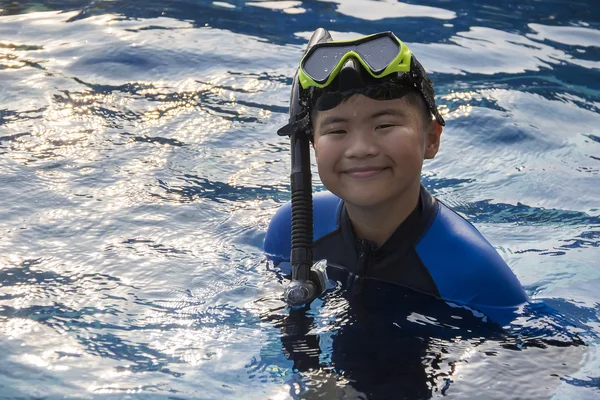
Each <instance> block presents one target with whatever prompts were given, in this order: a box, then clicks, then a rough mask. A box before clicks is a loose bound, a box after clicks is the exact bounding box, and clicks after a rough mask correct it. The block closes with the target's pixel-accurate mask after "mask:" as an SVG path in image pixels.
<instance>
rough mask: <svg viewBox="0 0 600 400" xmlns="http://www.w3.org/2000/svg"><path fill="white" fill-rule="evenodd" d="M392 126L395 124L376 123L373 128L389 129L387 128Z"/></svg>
mask: <svg viewBox="0 0 600 400" xmlns="http://www.w3.org/2000/svg"><path fill="white" fill-rule="evenodd" d="M394 126H396V125H394V124H381V125H377V126H376V127H375V129H376V130H381V129H389V128H392V127H394Z"/></svg>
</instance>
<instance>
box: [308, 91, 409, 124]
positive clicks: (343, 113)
mask: <svg viewBox="0 0 600 400" xmlns="http://www.w3.org/2000/svg"><path fill="white" fill-rule="evenodd" d="M386 111H387V112H388V113H386V114H390V115H394V116H398V117H409V116H411V115H413V114H414V113H415V111H418V110H417V107H415V106H414V105H413V104H411V103H410V102H408V101H406V99H405V98H404V97H402V98H399V99H392V100H375V99H372V98H370V97H367V96H365V95H362V94H356V95H354V96H352V97H350V98H348V99H346V100H345V101H343V102H341V103H340V104H338V105H337V106H336V107H334V108H332V109H330V110H327V111H318V112H317V113H316V116H315V117H316V118H315V119H314V120H313V122H314V123H316V124H321V123H323V122H325V123H327V122H328V121H335V120H336V119H344V120H348V121H353V120H361V119H368V118H369V117H372V116H373V115H378V114H379V113H382V112H386Z"/></svg>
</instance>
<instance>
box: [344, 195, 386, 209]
mask: <svg viewBox="0 0 600 400" xmlns="http://www.w3.org/2000/svg"><path fill="white" fill-rule="evenodd" d="M338 197H340V198H342V199H343V200H344V201H345V202H346V203H349V204H352V205H354V206H356V207H365V208H370V207H376V206H378V205H380V204H382V203H384V198H383V197H382V196H377V197H375V196H372V195H371V194H370V193H369V192H363V193H342V194H341V195H340V196H338Z"/></svg>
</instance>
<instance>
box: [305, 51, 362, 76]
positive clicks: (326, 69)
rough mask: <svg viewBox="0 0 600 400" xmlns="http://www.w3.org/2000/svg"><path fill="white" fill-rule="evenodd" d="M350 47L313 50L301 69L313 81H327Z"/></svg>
mask: <svg viewBox="0 0 600 400" xmlns="http://www.w3.org/2000/svg"><path fill="white" fill-rule="evenodd" d="M351 49H352V46H342V47H337V46H336V47H334V46H323V47H319V48H317V49H315V51H313V52H312V53H311V55H310V56H309V57H308V58H307V59H305V60H304V62H303V65H302V69H303V70H304V72H305V73H306V74H307V75H308V76H310V77H311V78H312V79H314V80H315V81H317V82H319V83H322V82H324V81H326V80H327V78H328V77H329V74H331V71H333V70H334V69H335V67H336V65H337V63H338V62H340V59H341V58H342V56H343V55H344V54H346V52H348V51H350V50H351Z"/></svg>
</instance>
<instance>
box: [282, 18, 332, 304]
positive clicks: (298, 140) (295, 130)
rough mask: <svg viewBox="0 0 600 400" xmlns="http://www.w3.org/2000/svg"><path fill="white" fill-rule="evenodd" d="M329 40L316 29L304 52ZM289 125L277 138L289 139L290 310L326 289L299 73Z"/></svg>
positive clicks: (287, 294)
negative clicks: (317, 250) (318, 259)
mask: <svg viewBox="0 0 600 400" xmlns="http://www.w3.org/2000/svg"><path fill="white" fill-rule="evenodd" d="M330 40H331V35H330V34H329V32H327V31H326V30H325V29H323V28H319V29H317V30H316V31H315V32H314V33H313V35H312V37H311V38H310V40H309V42H308V46H307V49H306V51H308V50H309V49H310V48H311V47H312V46H314V45H315V44H317V43H321V42H327V41H330ZM289 122H290V123H289V124H288V125H287V126H286V127H284V128H282V129H280V130H279V131H278V132H277V133H278V134H279V135H280V136H288V135H289V136H290V137H291V158H292V171H291V175H290V179H291V192H292V250H291V254H290V262H291V264H292V281H291V283H290V284H289V286H288V287H287V288H286V289H285V292H284V298H285V301H286V302H287V303H288V304H289V305H290V306H292V307H300V306H303V305H306V304H309V303H310V302H311V301H313V300H314V299H315V297H317V296H318V295H319V294H321V292H322V291H323V290H324V289H325V285H326V275H325V274H326V273H325V265H324V263H318V266H315V267H317V268H315V269H314V270H313V268H312V265H313V201H312V182H311V171H310V129H311V127H310V117H309V111H308V110H306V109H303V106H302V105H301V102H300V84H299V82H298V70H296V74H295V76H294V82H293V84H292V94H291V98H290V121H289Z"/></svg>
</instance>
